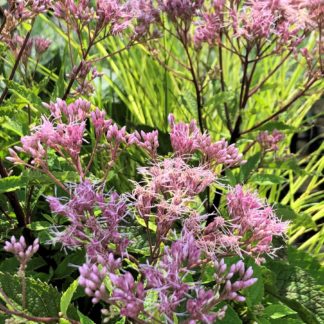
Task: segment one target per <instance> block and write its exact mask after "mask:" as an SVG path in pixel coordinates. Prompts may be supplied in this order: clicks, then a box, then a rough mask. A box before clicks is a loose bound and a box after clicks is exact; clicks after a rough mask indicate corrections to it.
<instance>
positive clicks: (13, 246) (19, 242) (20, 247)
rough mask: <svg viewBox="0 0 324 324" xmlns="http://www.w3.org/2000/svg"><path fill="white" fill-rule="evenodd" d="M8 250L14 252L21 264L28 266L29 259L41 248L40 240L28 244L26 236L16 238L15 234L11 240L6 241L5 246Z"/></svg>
mask: <svg viewBox="0 0 324 324" xmlns="http://www.w3.org/2000/svg"><path fill="white" fill-rule="evenodd" d="M3 249H4V250H5V251H6V252H10V253H12V254H14V256H15V257H16V258H17V260H18V261H19V262H20V264H22V265H24V266H26V265H27V263H28V261H29V260H30V259H31V258H32V256H33V255H34V254H35V253H36V252H37V251H38V249H39V240H38V239H36V240H35V241H34V242H33V244H32V245H29V246H27V244H26V241H25V238H24V237H23V236H21V237H20V238H19V239H16V238H15V237H14V236H12V237H11V239H10V241H6V242H5V246H4V248H3Z"/></svg>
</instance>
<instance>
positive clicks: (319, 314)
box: [267, 261, 324, 324]
mask: <svg viewBox="0 0 324 324" xmlns="http://www.w3.org/2000/svg"><path fill="white" fill-rule="evenodd" d="M267 265H268V267H269V268H270V269H271V270H272V272H273V273H275V275H276V283H275V285H272V286H268V287H267V291H269V292H270V294H271V295H273V296H275V297H276V298H278V299H279V300H280V301H281V302H282V303H284V304H286V305H287V306H288V307H289V308H291V309H293V310H294V311H296V312H297V313H298V315H299V317H300V318H301V319H302V320H304V321H305V322H306V323H310V324H313V323H314V324H315V323H323V322H324V292H323V291H322V288H323V286H320V285H317V284H316V281H315V279H314V278H313V277H312V276H310V275H309V274H308V273H307V272H306V271H304V270H303V269H302V268H300V267H297V266H293V265H289V264H287V263H284V262H282V261H268V264H267Z"/></svg>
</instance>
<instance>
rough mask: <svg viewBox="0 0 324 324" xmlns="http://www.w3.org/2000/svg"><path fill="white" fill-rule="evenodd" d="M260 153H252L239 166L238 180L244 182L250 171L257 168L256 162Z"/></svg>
mask: <svg viewBox="0 0 324 324" xmlns="http://www.w3.org/2000/svg"><path fill="white" fill-rule="evenodd" d="M260 157H261V153H260V152H257V153H256V154H254V155H252V156H251V157H250V158H249V159H248V160H247V162H246V163H245V164H244V165H243V166H241V168H240V181H241V182H243V183H244V182H245V181H246V180H247V179H248V178H249V176H250V173H251V172H252V171H253V170H254V169H256V168H257V166H258V163H259V161H260Z"/></svg>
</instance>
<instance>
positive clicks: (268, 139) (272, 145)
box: [257, 129, 284, 152]
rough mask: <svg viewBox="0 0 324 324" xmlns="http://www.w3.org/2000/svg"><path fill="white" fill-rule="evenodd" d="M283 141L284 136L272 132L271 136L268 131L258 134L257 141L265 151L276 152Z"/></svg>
mask: <svg viewBox="0 0 324 324" xmlns="http://www.w3.org/2000/svg"><path fill="white" fill-rule="evenodd" d="M283 139H284V134H282V133H281V132H279V131H278V130H276V129H275V130H274V131H273V132H272V133H271V134H269V132H268V131H264V132H260V134H259V135H258V138H257V141H258V142H259V143H260V145H261V146H262V148H263V149H264V150H265V151H274V152H275V151H278V149H279V146H278V144H279V143H280V142H281V141H282V140H283Z"/></svg>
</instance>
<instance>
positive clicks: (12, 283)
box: [0, 272, 61, 317]
mask: <svg viewBox="0 0 324 324" xmlns="http://www.w3.org/2000/svg"><path fill="white" fill-rule="evenodd" d="M0 285H1V288H2V289H3V291H4V293H5V294H6V296H8V297H9V298H10V299H11V300H12V301H13V302H14V303H16V304H17V305H21V300H22V290H21V281H20V278H19V277H18V276H17V275H12V274H9V273H4V272H0ZM26 287H27V289H26V297H27V298H26V301H27V302H26V304H27V308H28V311H29V312H30V314H32V315H34V316H40V317H41V316H44V317H46V316H52V317H57V316H58V313H59V311H60V297H61V296H60V293H59V292H58V291H57V289H56V288H54V287H53V286H51V285H48V284H46V283H45V282H43V281H40V280H39V279H33V278H29V277H27V278H26ZM2 298H3V297H2Z"/></svg>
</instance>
